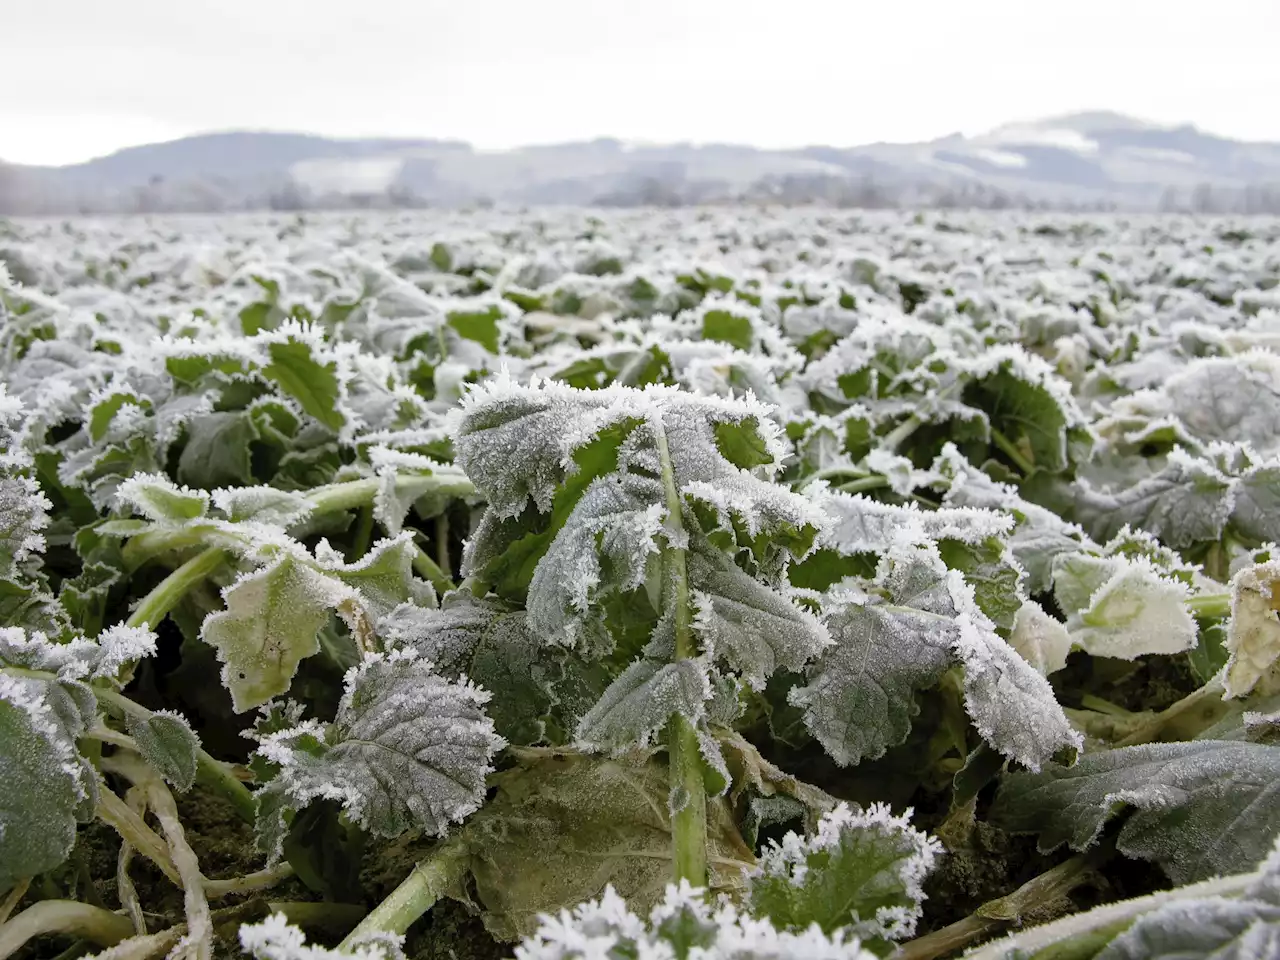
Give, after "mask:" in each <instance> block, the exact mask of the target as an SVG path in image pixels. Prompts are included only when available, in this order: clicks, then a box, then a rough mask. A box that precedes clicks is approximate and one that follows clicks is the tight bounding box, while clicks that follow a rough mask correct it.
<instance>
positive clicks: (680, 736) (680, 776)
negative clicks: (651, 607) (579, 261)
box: [654, 421, 707, 887]
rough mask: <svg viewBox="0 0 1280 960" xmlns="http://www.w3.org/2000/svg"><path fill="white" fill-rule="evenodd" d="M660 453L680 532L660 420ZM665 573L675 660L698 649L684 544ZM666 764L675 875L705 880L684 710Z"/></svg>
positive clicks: (697, 763)
mask: <svg viewBox="0 0 1280 960" xmlns="http://www.w3.org/2000/svg"><path fill="white" fill-rule="evenodd" d="M654 428H655V433H656V434H657V440H658V444H657V445H658V457H659V460H660V462H661V464H662V486H663V488H664V490H665V492H666V500H667V521H666V522H667V524H668V526H669V528H670V531H671V535H672V536H676V535H683V534H684V511H683V508H682V506H681V502H680V492H679V491H678V490H677V489H676V480H675V468H674V467H673V466H672V463H671V450H670V448H669V447H668V446H667V434H666V431H665V430H664V429H663V426H662V423H661V421H656V422H655V424H654ZM663 559H664V561H665V565H666V567H667V576H666V579H665V582H664V584H663V589H664V594H665V597H664V604H663V605H664V608H665V609H671V605H672V604H674V612H675V647H676V649H675V659H676V661H677V662H678V661H680V660H688V659H690V658H691V657H693V656H695V655H696V653H697V651H696V650H695V648H694V642H693V618H692V608H691V606H690V598H689V571H688V560H687V557H686V555H685V550H684V548H683V547H677V546H672V545H671V544H670V543H668V545H667V546H666V548H665V549H664V551H663ZM667 737H668V740H667V763H668V765H669V768H670V777H671V796H672V799H673V801H674V803H675V804H676V806H675V808H674V809H673V811H672V814H671V843H672V860H673V862H674V866H675V880H676V882H677V883H679V882H680V881H681V880H688V881H689V883H690V884H691V885H692V886H695V887H705V886H706V885H707V794H706V788H705V787H704V786H703V780H702V757H701V756H700V754H699V751H698V735H697V732H696V731H695V730H694V728H693V724H691V723H690V722H689V720H688V719H687V718H686V717H684V716H683V715H681V714H679V713H676V714H673V715H672V717H671V720H670V722H669V724H668V731H667Z"/></svg>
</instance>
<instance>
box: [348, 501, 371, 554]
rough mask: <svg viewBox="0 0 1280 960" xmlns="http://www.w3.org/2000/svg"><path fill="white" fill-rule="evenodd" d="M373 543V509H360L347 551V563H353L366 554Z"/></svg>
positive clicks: (367, 507)
mask: <svg viewBox="0 0 1280 960" xmlns="http://www.w3.org/2000/svg"><path fill="white" fill-rule="evenodd" d="M372 543H373V507H370V506H365V507H361V508H360V517H359V519H358V520H356V530H355V534H354V536H353V537H352V538H351V549H350V550H348V551H347V563H355V562H356V561H357V560H359V559H360V558H361V557H363V556H364V555H365V554H366V553H368V552H369V547H370V545H371V544H372Z"/></svg>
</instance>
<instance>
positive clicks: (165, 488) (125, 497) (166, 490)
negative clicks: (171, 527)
mask: <svg viewBox="0 0 1280 960" xmlns="http://www.w3.org/2000/svg"><path fill="white" fill-rule="evenodd" d="M116 497H117V498H118V499H119V500H120V501H121V502H122V503H125V504H128V505H129V506H130V507H132V508H133V510H134V512H136V513H140V514H142V515H143V516H144V517H146V518H147V519H148V520H154V521H156V522H157V523H165V522H170V523H181V522H183V521H185V520H196V519H199V518H200V517H203V516H204V515H205V513H207V512H208V509H209V494H207V493H205V492H204V491H203V490H192V489H191V488H189V487H180V486H178V485H177V484H175V483H174V482H173V481H172V480H170V479H169V478H168V477H166V476H164V475H163V474H158V473H141V474H136V475H134V476H132V477H129V478H128V479H127V480H125V481H124V482H123V483H121V484H120V486H119V488H118V489H117V490H116Z"/></svg>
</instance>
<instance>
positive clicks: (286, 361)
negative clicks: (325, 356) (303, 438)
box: [262, 336, 347, 431]
mask: <svg viewBox="0 0 1280 960" xmlns="http://www.w3.org/2000/svg"><path fill="white" fill-rule="evenodd" d="M267 352H268V353H269V354H270V357H271V362H270V363H269V364H267V365H266V366H264V367H263V368H262V374H263V376H265V377H267V378H268V379H270V380H272V381H274V382H275V383H276V384H277V385H278V386H279V387H280V389H281V390H283V391H284V392H285V393H286V394H288V395H289V396H290V397H292V398H293V399H294V400H296V401H298V405H299V406H300V407H302V409H303V410H305V411H306V412H307V413H309V414H310V415H311V416H313V417H315V418H316V419H317V420H319V421H320V422H321V423H323V424H324V425H325V426H326V427H328V428H329V429H330V430H335V431H336V430H339V429H341V428H342V426H343V424H345V423H346V422H347V418H346V416H345V414H343V412H342V411H341V410H340V409H339V408H338V399H339V394H340V390H339V383H338V376H337V372H336V371H337V364H336V363H334V362H332V361H330V362H328V363H323V362H321V361H319V360H317V359H316V358H315V343H314V342H308V341H307V340H303V339H296V338H295V337H293V336H289V337H287V338H285V339H283V340H277V341H276V342H273V343H269V344H268V345H267Z"/></svg>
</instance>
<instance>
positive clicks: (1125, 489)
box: [1070, 449, 1236, 547]
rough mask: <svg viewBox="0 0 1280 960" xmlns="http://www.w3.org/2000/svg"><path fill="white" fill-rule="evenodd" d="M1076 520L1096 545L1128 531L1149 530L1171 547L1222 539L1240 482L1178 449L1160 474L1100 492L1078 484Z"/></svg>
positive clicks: (1075, 486) (1075, 489)
mask: <svg viewBox="0 0 1280 960" xmlns="http://www.w3.org/2000/svg"><path fill="white" fill-rule="evenodd" d="M1070 496H1071V497H1072V499H1073V506H1072V509H1073V510H1074V517H1075V519H1076V520H1077V521H1078V522H1079V523H1080V525H1081V526H1082V527H1084V529H1085V530H1087V531H1088V532H1089V534H1090V536H1092V537H1093V538H1094V539H1096V540H1098V541H1100V542H1101V541H1106V540H1110V539H1111V538H1112V537H1114V536H1115V535H1116V534H1117V533H1119V532H1120V530H1121V529H1122V528H1123V527H1125V526H1129V527H1133V528H1134V529H1137V530H1145V531H1146V532H1147V533H1150V534H1152V535H1153V536H1156V537H1159V538H1160V540H1161V541H1162V542H1163V543H1166V544H1168V545H1169V546H1171V547H1189V546H1191V545H1192V544H1194V543H1202V542H1206V541H1211V540H1217V539H1220V538H1221V536H1222V531H1223V530H1224V529H1225V528H1226V526H1227V523H1228V521H1229V520H1230V519H1231V511H1232V508H1233V507H1234V505H1235V501H1236V486H1235V482H1234V481H1233V480H1232V479H1231V478H1230V477H1227V476H1226V475H1224V474H1223V473H1222V472H1221V471H1220V470H1218V469H1217V468H1216V467H1215V466H1214V465H1213V464H1211V463H1209V462H1208V461H1206V460H1202V459H1199V458H1197V457H1192V456H1190V455H1189V454H1187V453H1185V452H1184V451H1182V450H1180V449H1174V450H1173V451H1172V452H1171V453H1170V454H1169V456H1168V458H1167V460H1166V462H1165V465H1164V467H1163V468H1162V469H1161V470H1160V471H1159V472H1158V473H1156V474H1154V475H1153V476H1150V477H1145V478H1143V479H1141V480H1138V481H1137V482H1136V483H1134V482H1132V481H1131V480H1125V481H1124V484H1123V485H1122V486H1118V488H1117V489H1115V490H1097V489H1094V488H1093V487H1091V486H1090V485H1089V484H1088V483H1087V482H1086V481H1083V480H1077V481H1076V482H1075V483H1074V484H1073V485H1072V486H1071V488H1070Z"/></svg>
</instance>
